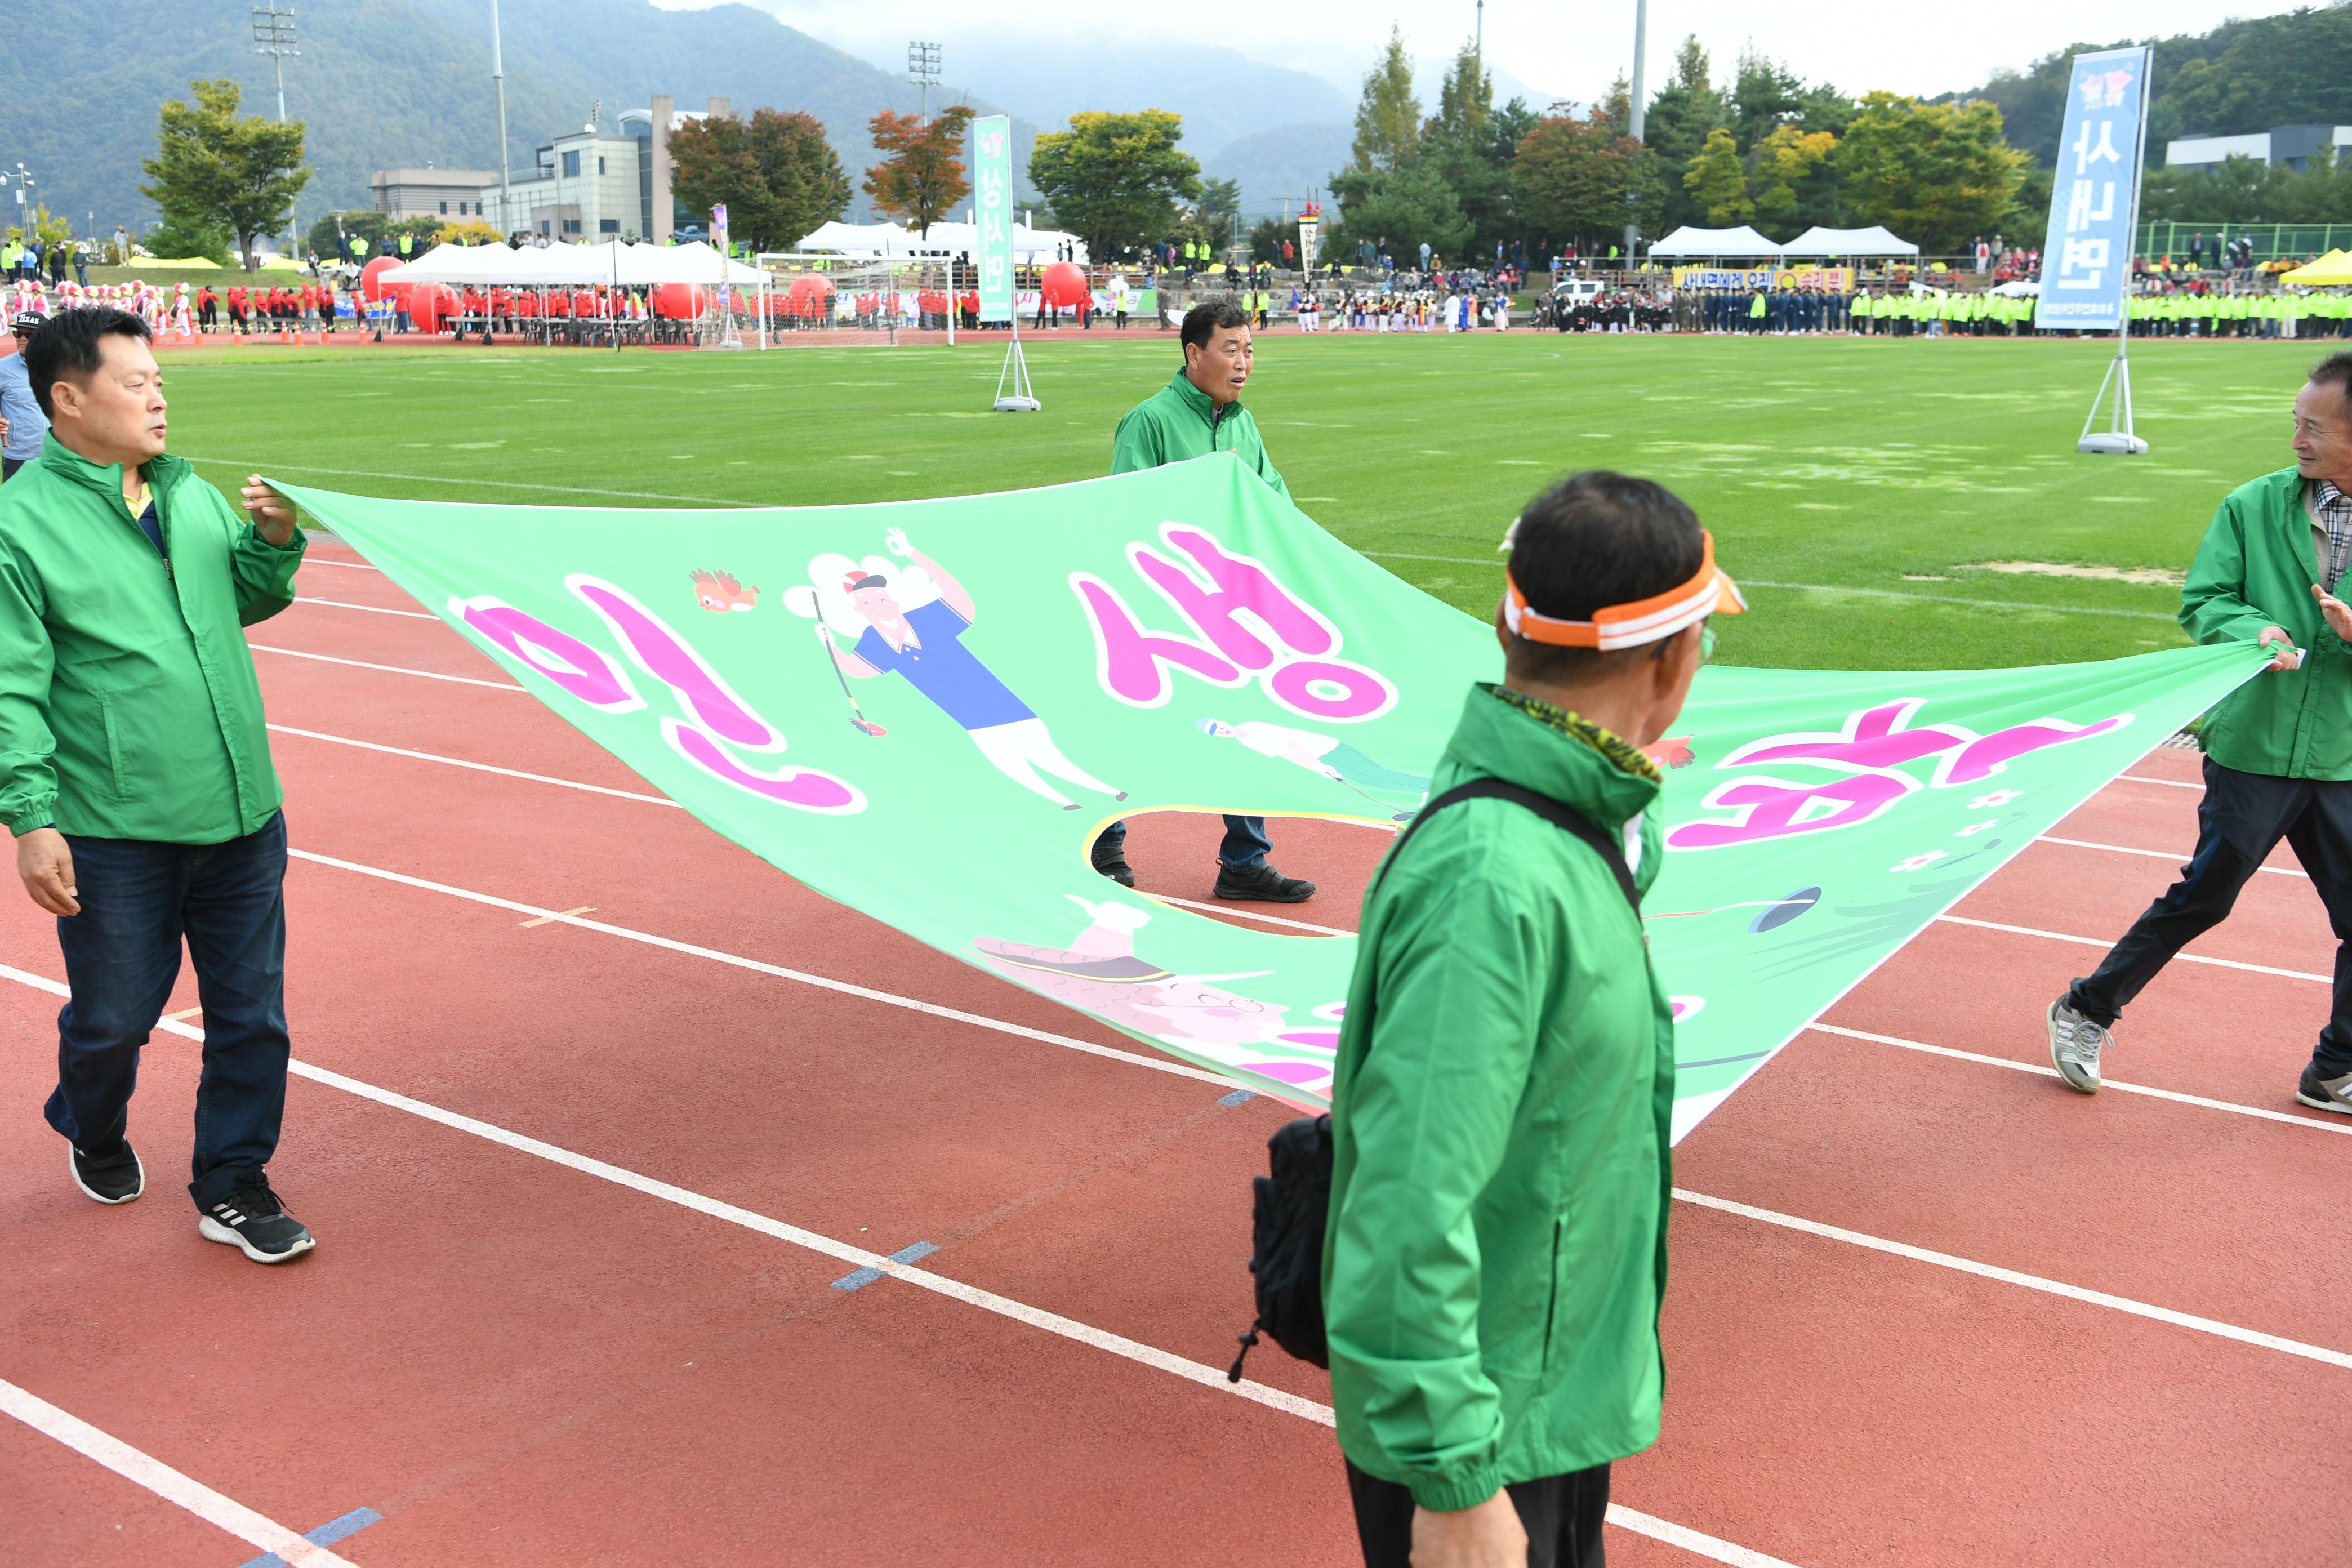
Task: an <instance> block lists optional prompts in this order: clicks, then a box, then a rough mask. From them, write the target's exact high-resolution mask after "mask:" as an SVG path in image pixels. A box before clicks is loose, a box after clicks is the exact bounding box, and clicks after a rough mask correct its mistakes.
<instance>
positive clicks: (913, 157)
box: [865, 103, 972, 236]
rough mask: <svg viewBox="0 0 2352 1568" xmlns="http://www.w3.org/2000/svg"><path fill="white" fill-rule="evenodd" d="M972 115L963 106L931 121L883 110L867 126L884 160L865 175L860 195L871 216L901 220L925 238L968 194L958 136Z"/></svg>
mask: <svg viewBox="0 0 2352 1568" xmlns="http://www.w3.org/2000/svg"><path fill="white" fill-rule="evenodd" d="M971 121H972V111H971V109H970V108H969V107H967V106H965V105H963V104H961V103H960V104H957V105H956V106H955V107H954V108H952V109H949V110H942V111H941V112H940V115H939V117H938V118H937V119H935V120H931V121H925V120H924V119H923V118H922V117H921V116H920V115H915V114H899V113H897V112H895V111H893V110H887V109H886V110H883V111H882V112H881V113H879V114H877V115H876V116H875V117H874V118H873V120H872V121H869V122H868V123H867V127H866V130H867V134H869V135H870V136H871V137H872V138H873V139H874V146H875V150H876V151H877V152H881V153H887V154H889V155H888V156H887V157H886V158H884V159H883V160H882V162H880V163H877V164H875V165H874V166H873V167H872V168H870V169H868V170H866V186H865V189H866V195H869V196H872V197H873V198H874V207H875V210H876V211H877V212H883V213H887V214H889V215H890V216H893V217H903V218H905V219H906V220H907V221H908V223H911V224H913V225H914V226H916V227H917V228H919V229H920V230H922V232H923V233H924V234H925V235H926V236H928V235H929V233H930V231H931V225H933V224H935V223H937V222H939V221H940V219H941V218H943V217H945V216H948V214H950V212H953V211H954V210H955V205H956V203H958V202H960V201H961V200H963V198H964V195H965V193H967V192H969V191H970V190H971V181H969V180H967V179H965V178H964V165H963V158H962V156H961V154H962V153H963V133H964V131H965V130H966V128H968V127H969V126H970V125H971Z"/></svg>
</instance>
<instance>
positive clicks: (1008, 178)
mask: <svg viewBox="0 0 2352 1568" xmlns="http://www.w3.org/2000/svg"><path fill="white" fill-rule="evenodd" d="M971 149H972V160H971V190H972V205H973V207H974V209H975V210H974V212H973V223H974V225H975V226H976V227H977V228H978V230H979V237H978V248H979V254H978V255H977V256H976V257H974V258H973V259H974V260H975V261H977V262H978V263H979V266H980V319H981V320H982V321H1011V320H1013V120H1012V117H1011V116H1010V115H1004V114H992V115H990V116H988V117H987V118H986V119H985V120H975V121H972V123H971Z"/></svg>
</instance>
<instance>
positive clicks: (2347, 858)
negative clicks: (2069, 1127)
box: [2066, 757, 2352, 1078]
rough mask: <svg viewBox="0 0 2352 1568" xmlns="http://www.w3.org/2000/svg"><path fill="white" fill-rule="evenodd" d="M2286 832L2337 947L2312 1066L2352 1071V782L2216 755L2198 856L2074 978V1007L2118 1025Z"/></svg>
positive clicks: (2202, 807) (2070, 996)
mask: <svg viewBox="0 0 2352 1568" xmlns="http://www.w3.org/2000/svg"><path fill="white" fill-rule="evenodd" d="M2281 838H2284V839H2285V840H2286V841H2287V844H2288V845H2289V846H2290V847H2292V848H2293V849H2294V858H2296V859H2297V860H2300V861H2301V862H2303V868H2304V869H2305V871H2308V872H2309V873H2310V874H2311V885H2312V887H2313V888H2315V889H2317V891H2318V893H2319V899H2320V902H2322V903H2323V904H2325V905H2326V907H2327V923H2328V924H2329V925H2330V926H2331V927H2333V928H2334V929H2335V931H2336V944H2337V945H2336V998H2335V1005H2334V1008H2333V1010H2332V1012H2331V1015H2330V1016H2329V1019H2328V1023H2327V1026H2326V1028H2324V1029H2322V1030H2321V1031H2320V1032H2319V1046H2318V1048H2317V1049H2316V1050H2315V1051H2314V1052H2313V1053H2312V1058H2311V1060H2312V1065H2313V1066H2314V1067H2315V1068H2318V1069H2319V1075H2320V1077H2322V1078H2336V1077H2340V1076H2341V1075H2343V1074H2345V1073H2347V1072H2352V783H2340V782H2337V781H2335V780H2329V779H2289V778H2278V777H2274V776H2273V775H2272V774H2269V773H2240V772H2238V770H2236V769H2235V768H2225V767H2223V766H2222V765H2221V763H2217V762H2215V761H2214V760H2213V759H2212V758H2210V757H2208V758H2206V759H2205V798H2204V799H2203V800H2202V801H2200V802H2199V803H2198V806H2197V853H2196V855H2195V856H2194V857H2193V858H2191V859H2190V860H2189V864H2188V865H2187V866H2186V867H2184V868H2182V870H2181V876H2180V880H2179V881H2178V882H2175V883H2173V884H2172V886H2171V887H2169V888H2168V889H2165V892H2164V896H2163V897H2162V898H2160V899H2158V900H2156V902H2154V903H2152V904H2150V905H2148V907H2147V913H2146V914H2144V915H2142V916H2140V917H2139V919H2138V920H2137V921H2134V922H2133V924H2132V928H2131V930H2129V931H2126V932H2125V933H2124V938H2123V940H2122V941H2121V942H2117V943H2116V945H2115V948H2114V951H2112V952H2109V953H2108V954H2107V956H2106V958H2105V960H2104V961H2102V962H2101V963H2100V964H2099V967H2098V969H2097V971H2096V972H2095V973H2093V974H2092V975H2091V976H2090V977H2089V978H2087V979H2083V980H2077V981H2075V982H2074V987H2073V989H2071V990H2070V991H2068V992H2067V993H2066V1005H2068V1006H2070V1007H2073V1008H2074V1010H2075V1011H2076V1012H2078V1013H2080V1014H2082V1015H2083V1016H2084V1017H2085V1018H2088V1019H2090V1020H2091V1022H2093V1023H2094V1024H2097V1025H2099V1026H2102V1027H2112V1026H2114V1024H2115V1021H2116V1018H2118V1017H2120V1016H2122V1014H2123V1010H2124V1008H2125V1007H2126V1006H2127V1005H2129V1004H2130V1002H2131V999H2132V998H2133V997H2135V996H2137V995H2138V994H2140V992H2141V990H2142V989H2143V988H2145V987H2146V986H2147V983H2148V982H2149V981H2151V980H2153V979H2155V978H2156V975H2157V972H2158V970H2160V969H2162V968H2163V967H2164V966H2165V964H2166V963H2169V962H2170V961H2171V958H2172V955H2173V954H2174V953H2176V952H2179V951H2180V950H2181V949H2182V948H2183V947H2186V946H2187V945H2188V944H2189V942H2192V941H2194V940H2195V939H2196V938H2197V937H2199V936H2200V935H2202V934H2203V933H2204V932H2206V931H2210V930H2212V929H2213V928H2214V927H2215V926H2217V925H2220V924H2221V921H2223V920H2225V919H2227V918H2228V916H2229V913H2230V909H2231V905H2233V904H2235V903H2236V902H2237V901H2238V889H2241V888H2242V887H2244V886H2245V885H2246V879H2248V878H2250V877H2252V875H2253V874H2254V871H2255V869H2256V868H2258V867H2260V866H2261V865H2262V863H2263V859H2264V858H2266V857H2267V856H2268V855H2269V854H2270V852H2271V851H2272V850H2273V849H2275V848H2276V847H2278V841H2279V840H2280V839H2281Z"/></svg>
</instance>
